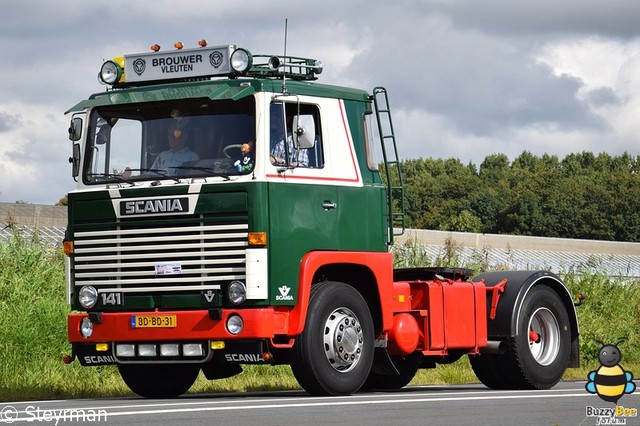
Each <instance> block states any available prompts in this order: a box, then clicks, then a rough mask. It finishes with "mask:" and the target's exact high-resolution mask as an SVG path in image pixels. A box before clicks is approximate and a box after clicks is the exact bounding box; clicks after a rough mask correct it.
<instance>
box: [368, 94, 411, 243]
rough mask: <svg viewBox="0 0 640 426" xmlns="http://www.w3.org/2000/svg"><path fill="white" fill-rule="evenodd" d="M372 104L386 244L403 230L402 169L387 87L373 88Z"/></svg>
mask: <svg viewBox="0 0 640 426" xmlns="http://www.w3.org/2000/svg"><path fill="white" fill-rule="evenodd" d="M372 99H373V105H374V107H375V111H376V121H377V123H378V133H379V135H380V145H381V146H382V157H383V160H384V170H385V177H386V180H387V182H386V187H387V223H388V226H389V229H388V232H387V244H388V245H392V244H393V237H394V236H399V235H402V234H403V233H404V230H405V212H404V189H403V184H402V171H401V169H400V161H399V160H398V148H397V146H396V137H395V133H394V131H393V122H392V121H391V110H390V108H389V98H388V96H387V89H385V88H384V87H376V88H375V89H373V96H372Z"/></svg>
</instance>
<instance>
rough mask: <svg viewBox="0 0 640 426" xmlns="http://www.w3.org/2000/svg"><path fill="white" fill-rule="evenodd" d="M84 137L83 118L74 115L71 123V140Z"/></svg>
mask: <svg viewBox="0 0 640 426" xmlns="http://www.w3.org/2000/svg"><path fill="white" fill-rule="evenodd" d="M80 137H82V118H80V117H74V118H72V119H71V124H69V140H71V141H73V142H75V141H78V140H80Z"/></svg>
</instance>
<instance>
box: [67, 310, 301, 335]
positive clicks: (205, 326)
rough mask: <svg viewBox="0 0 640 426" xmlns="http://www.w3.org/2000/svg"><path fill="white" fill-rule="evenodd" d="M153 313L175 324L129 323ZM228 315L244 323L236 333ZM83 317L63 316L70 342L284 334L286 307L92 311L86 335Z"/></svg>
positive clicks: (86, 315)
mask: <svg viewBox="0 0 640 426" xmlns="http://www.w3.org/2000/svg"><path fill="white" fill-rule="evenodd" d="M154 314H161V315H175V316H176V322H175V326H173V327H162V328H139V327H135V326H132V317H134V316H136V315H154ZM232 315H239V316H240V317H241V318H242V320H243V323H244V327H243V329H242V331H241V332H240V333H238V334H231V333H230V332H229V331H228V330H227V327H226V324H227V320H228V318H229V317H230V316H232ZM84 318H89V314H87V313H78V314H70V315H69V316H68V317H67V337H68V341H69V342H70V343H99V342H142V341H155V342H162V341H183V340H202V341H205V340H236V339H270V338H273V337H275V336H276V335H281V334H287V324H288V320H289V311H288V310H287V311H279V310H276V309H274V308H255V309H223V310H222V311H221V314H220V319H211V317H210V315H209V311H207V310H195V311H161V312H104V313H102V314H101V315H93V320H92V323H93V333H92V334H91V336H90V337H86V338H85V337H83V336H82V334H81V333H80V325H81V323H82V320H83V319H84Z"/></svg>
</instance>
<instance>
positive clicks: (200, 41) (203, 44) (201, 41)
mask: <svg viewBox="0 0 640 426" xmlns="http://www.w3.org/2000/svg"><path fill="white" fill-rule="evenodd" d="M198 46H200V47H207V40H205V39H202V40H199V41H198Z"/></svg>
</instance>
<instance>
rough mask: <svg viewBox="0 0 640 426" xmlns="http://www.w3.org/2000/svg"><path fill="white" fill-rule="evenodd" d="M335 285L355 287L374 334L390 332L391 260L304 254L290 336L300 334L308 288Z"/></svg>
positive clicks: (377, 256)
mask: <svg viewBox="0 0 640 426" xmlns="http://www.w3.org/2000/svg"><path fill="white" fill-rule="evenodd" d="M323 281H338V282H343V283H345V284H347V285H350V286H352V287H354V288H355V289H356V290H357V291H358V292H359V293H360V294H361V295H362V297H363V298H364V300H365V302H366V303H367V305H368V306H369V310H370V312H371V316H372V319H373V324H374V329H375V332H376V333H379V332H381V331H382V330H387V329H389V328H391V326H392V324H393V314H392V312H391V309H390V308H388V307H387V305H389V304H391V303H392V299H393V258H392V255H391V254H390V253H368V252H324V251H314V252H310V253H307V254H306V255H305V256H304V258H303V259H302V261H301V262H300V278H299V282H298V286H299V287H298V303H297V304H296V306H295V307H294V308H293V309H292V311H291V315H290V321H289V330H288V331H289V333H288V334H289V335H296V334H299V333H301V332H302V330H303V328H304V323H305V320H306V314H307V310H308V306H309V297H310V293H311V286H312V285H313V284H315V283H319V282H323Z"/></svg>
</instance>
